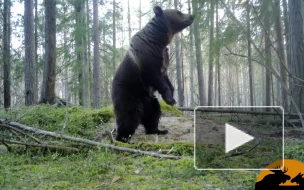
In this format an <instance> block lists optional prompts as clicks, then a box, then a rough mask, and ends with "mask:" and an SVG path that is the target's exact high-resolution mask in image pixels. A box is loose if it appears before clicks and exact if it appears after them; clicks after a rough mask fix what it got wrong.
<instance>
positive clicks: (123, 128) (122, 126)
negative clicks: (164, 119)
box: [114, 101, 143, 143]
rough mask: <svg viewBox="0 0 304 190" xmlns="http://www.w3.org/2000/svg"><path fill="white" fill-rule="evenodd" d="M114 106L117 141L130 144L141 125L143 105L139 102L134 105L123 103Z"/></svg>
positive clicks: (127, 102)
mask: <svg viewBox="0 0 304 190" xmlns="http://www.w3.org/2000/svg"><path fill="white" fill-rule="evenodd" d="M114 106H116V107H115V109H114V110H115V117H116V126H117V127H116V132H117V134H116V138H115V139H116V140H117V141H121V142H127V143H128V142H129V141H130V139H131V136H132V135H133V134H134V133H135V130H136V129H137V127H138V125H139V124H140V120H141V118H142V115H143V106H142V103H141V102H139V101H137V102H136V101H135V102H133V103H130V102H129V101H122V102H120V104H116V105H114Z"/></svg>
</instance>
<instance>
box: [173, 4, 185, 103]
mask: <svg viewBox="0 0 304 190" xmlns="http://www.w3.org/2000/svg"><path fill="white" fill-rule="evenodd" d="M177 4H178V2H177V0H174V8H175V9H178V7H177ZM180 47H181V46H180V39H179V34H177V35H175V56H176V58H175V60H176V77H177V94H178V105H179V106H180V107H183V106H184V89H183V88H182V79H181V60H180Z"/></svg>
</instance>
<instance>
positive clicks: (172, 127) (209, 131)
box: [94, 116, 224, 143]
mask: <svg viewBox="0 0 304 190" xmlns="http://www.w3.org/2000/svg"><path fill="white" fill-rule="evenodd" d="M193 124H194V122H193V117H188V116H184V117H162V118H161V120H160V123H159V129H162V130H163V129H167V130H168V131H169V134H167V135H146V134H145V129H144V127H143V126H142V125H140V126H138V128H137V130H136V132H135V134H134V135H133V137H132V140H131V142H155V143H157V142H193V141H194V125H193ZM220 127H222V126H221V125H219V124H216V123H214V122H213V121H212V120H204V121H203V123H202V125H201V127H198V128H197V130H199V133H200V134H202V136H200V139H203V140H204V142H222V140H223V138H224V133H223V132H221V131H222V130H218V129H220ZM113 128H115V124H114V123H111V124H108V125H107V126H105V127H103V128H98V129H97V134H96V137H95V138H94V140H96V141H101V140H102V139H104V138H106V134H105V130H110V131H111V130H112V129H113Z"/></svg>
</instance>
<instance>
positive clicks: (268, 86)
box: [262, 1, 272, 111]
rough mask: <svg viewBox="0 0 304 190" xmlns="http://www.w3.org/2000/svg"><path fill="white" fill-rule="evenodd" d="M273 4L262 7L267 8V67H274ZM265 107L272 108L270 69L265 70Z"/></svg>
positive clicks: (264, 3) (265, 27) (268, 2)
mask: <svg viewBox="0 0 304 190" xmlns="http://www.w3.org/2000/svg"><path fill="white" fill-rule="evenodd" d="M270 3H271V2H270V1H263V4H262V7H264V8H265V14H264V15H265V16H264V38H265V65H268V67H272V66H271V65H272V63H271V62H272V58H271V41H270V20H269V15H268V14H266V13H269V12H270V11H271V10H270V8H271V4H270ZM265 70H266V72H265V79H266V81H265V106H271V73H270V71H269V69H265ZM270 110H271V108H266V111H270Z"/></svg>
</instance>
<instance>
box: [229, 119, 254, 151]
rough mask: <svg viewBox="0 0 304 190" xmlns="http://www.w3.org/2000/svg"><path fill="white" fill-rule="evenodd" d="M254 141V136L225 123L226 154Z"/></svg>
mask: <svg viewBox="0 0 304 190" xmlns="http://www.w3.org/2000/svg"><path fill="white" fill-rule="evenodd" d="M253 139H254V137H253V136H251V135H248V134H246V133H244V132H243V131H241V130H239V129H237V128H235V127H233V126H231V125H229V124H228V123H225V141H226V142H225V153H228V152H229V151H231V150H233V149H235V148H237V147H239V146H241V145H243V144H245V143H247V142H249V141H251V140H253Z"/></svg>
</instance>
